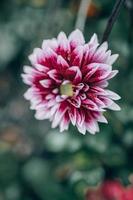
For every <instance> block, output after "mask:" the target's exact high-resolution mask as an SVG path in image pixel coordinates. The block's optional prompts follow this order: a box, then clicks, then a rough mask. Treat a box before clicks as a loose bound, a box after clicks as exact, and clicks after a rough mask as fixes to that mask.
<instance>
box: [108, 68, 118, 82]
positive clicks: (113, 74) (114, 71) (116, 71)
mask: <svg viewBox="0 0 133 200" xmlns="http://www.w3.org/2000/svg"><path fill="white" fill-rule="evenodd" d="M118 72H119V71H118V70H113V71H111V72H110V74H109V75H108V76H107V77H106V80H109V79H112V78H114V77H115V76H116V74H118Z"/></svg>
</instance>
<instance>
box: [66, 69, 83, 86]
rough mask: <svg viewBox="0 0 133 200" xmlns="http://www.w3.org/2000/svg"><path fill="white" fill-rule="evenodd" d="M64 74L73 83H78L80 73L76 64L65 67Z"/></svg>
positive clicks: (80, 78)
mask: <svg viewBox="0 0 133 200" xmlns="http://www.w3.org/2000/svg"><path fill="white" fill-rule="evenodd" d="M65 76H66V77H67V78H68V80H71V81H72V82H73V83H74V84H77V83H80V82H81V80H82V74H81V71H80V69H79V67H77V66H72V67H70V68H68V69H67V71H66V74H65Z"/></svg>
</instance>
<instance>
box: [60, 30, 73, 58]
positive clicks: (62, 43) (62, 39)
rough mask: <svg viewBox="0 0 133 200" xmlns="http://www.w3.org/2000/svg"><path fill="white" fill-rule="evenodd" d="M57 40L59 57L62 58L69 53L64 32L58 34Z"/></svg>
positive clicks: (68, 45)
mask: <svg viewBox="0 0 133 200" xmlns="http://www.w3.org/2000/svg"><path fill="white" fill-rule="evenodd" d="M57 40H58V45H59V46H58V48H59V51H60V53H61V55H62V56H63V57H64V56H67V55H68V53H70V44H69V41H68V39H67V37H66V34H65V33H64V32H60V33H59V35H58V37H57Z"/></svg>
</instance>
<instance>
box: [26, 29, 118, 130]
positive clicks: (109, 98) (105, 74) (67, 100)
mask: <svg viewBox="0 0 133 200" xmlns="http://www.w3.org/2000/svg"><path fill="white" fill-rule="evenodd" d="M117 57H118V55H117V54H114V55H111V51H110V50H108V45H107V42H104V43H103V44H102V45H99V43H98V39H97V35H96V34H94V35H93V36H92V38H91V39H90V41H89V42H88V43H85V40H84V37H83V35H82V33H81V31H80V30H75V31H73V32H72V33H71V34H70V35H69V37H68V38H67V36H66V34H65V33H64V32H60V33H59V35H58V37H57V39H56V38H53V39H51V40H44V41H43V43H42V47H41V48H35V49H34V51H33V53H32V54H31V55H30V56H29V60H30V62H31V64H32V67H29V66H24V74H22V78H23V81H24V83H26V84H27V85H29V87H30V88H29V89H28V90H27V92H26V93H25V94H24V97H25V98H26V99H27V100H30V102H31V109H34V110H35V111H36V113H35V117H36V119H39V120H44V119H49V120H50V121H51V122H52V128H55V127H57V126H58V125H59V127H60V131H61V132H62V131H64V130H67V129H68V127H69V124H70V122H71V123H72V124H73V125H74V126H76V127H77V128H78V130H79V132H81V133H82V134H85V133H86V131H88V132H90V133H92V134H94V133H96V132H97V131H99V126H98V122H103V123H107V120H106V118H105V117H104V116H103V113H104V112H105V111H106V109H107V108H108V109H111V110H120V107H119V106H118V105H117V104H116V103H115V102H114V100H118V99H120V97H119V95H117V94H116V93H114V92H112V91H110V90H108V89H106V87H107V86H108V80H109V79H111V78H113V77H114V76H115V75H116V74H117V72H118V70H112V64H113V63H114V62H115V60H116V59H117Z"/></svg>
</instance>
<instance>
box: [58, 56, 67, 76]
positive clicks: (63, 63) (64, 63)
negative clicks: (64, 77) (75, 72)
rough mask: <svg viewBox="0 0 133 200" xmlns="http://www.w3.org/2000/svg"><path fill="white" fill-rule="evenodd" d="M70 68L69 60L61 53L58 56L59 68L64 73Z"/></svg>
mask: <svg viewBox="0 0 133 200" xmlns="http://www.w3.org/2000/svg"><path fill="white" fill-rule="evenodd" d="M68 68H69V65H68V63H67V61H66V60H65V59H64V58H63V57H62V56H60V55H59V56H58V57H57V69H58V70H59V71H60V72H61V73H64V72H65V71H66V70H67V69H68Z"/></svg>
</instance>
